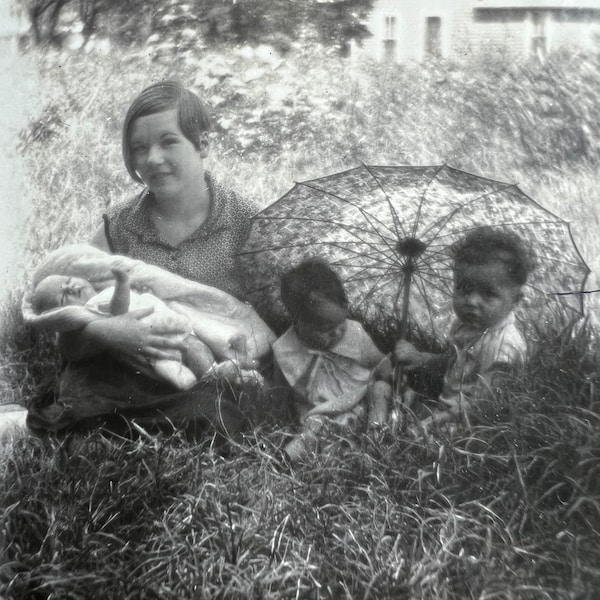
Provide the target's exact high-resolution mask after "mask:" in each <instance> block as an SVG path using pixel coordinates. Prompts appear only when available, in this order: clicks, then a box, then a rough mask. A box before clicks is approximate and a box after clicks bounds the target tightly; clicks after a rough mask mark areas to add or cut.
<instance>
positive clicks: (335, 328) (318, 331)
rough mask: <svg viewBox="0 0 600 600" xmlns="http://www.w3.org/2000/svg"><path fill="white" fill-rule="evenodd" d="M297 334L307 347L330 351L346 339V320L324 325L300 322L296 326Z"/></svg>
mask: <svg viewBox="0 0 600 600" xmlns="http://www.w3.org/2000/svg"><path fill="white" fill-rule="evenodd" d="M296 333H297V334H298V337H299V338H300V339H301V340H302V341H303V342H304V343H305V344H306V345H307V346H310V347H311V348H314V349H316V350H329V349H330V348H333V347H334V346H335V345H336V344H337V343H338V342H339V341H340V340H341V339H342V338H343V337H344V333H346V319H344V320H342V321H330V322H325V323H323V324H316V323H311V322H308V321H303V320H300V321H298V323H297V325H296Z"/></svg>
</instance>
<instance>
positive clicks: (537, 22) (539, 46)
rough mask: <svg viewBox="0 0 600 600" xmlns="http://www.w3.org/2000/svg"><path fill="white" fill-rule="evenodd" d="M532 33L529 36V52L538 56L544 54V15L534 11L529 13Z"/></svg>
mask: <svg viewBox="0 0 600 600" xmlns="http://www.w3.org/2000/svg"><path fill="white" fill-rule="evenodd" d="M531 23H532V25H533V35H532V36H531V52H532V53H533V54H536V55H537V56H539V57H542V56H544V55H545V54H546V49H547V48H546V42H547V40H546V15H545V14H544V13H541V12H538V11H535V12H532V13H531Z"/></svg>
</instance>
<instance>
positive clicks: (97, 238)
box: [90, 225, 112, 254]
mask: <svg viewBox="0 0 600 600" xmlns="http://www.w3.org/2000/svg"><path fill="white" fill-rule="evenodd" d="M90 244H91V245H92V246H95V247H96V248H98V249H100V250H104V252H108V253H109V254H112V251H111V249H110V244H109V243H108V239H107V238H106V230H105V226H104V225H100V227H98V229H96V231H95V233H94V235H93V236H92V239H91V241H90Z"/></svg>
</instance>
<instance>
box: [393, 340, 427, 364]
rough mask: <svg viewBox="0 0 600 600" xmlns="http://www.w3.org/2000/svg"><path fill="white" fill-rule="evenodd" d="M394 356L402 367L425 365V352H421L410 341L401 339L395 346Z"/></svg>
mask: <svg viewBox="0 0 600 600" xmlns="http://www.w3.org/2000/svg"><path fill="white" fill-rule="evenodd" d="M394 358H395V360H396V362H397V363H398V364H399V365H401V366H402V367H404V368H406V369H408V370H410V369H416V368H418V367H420V366H422V365H423V353H422V352H419V351H418V350H417V349H416V348H415V347H414V346H413V345H412V344H411V343H410V342H407V341H406V340H399V341H398V342H396V347H395V348H394Z"/></svg>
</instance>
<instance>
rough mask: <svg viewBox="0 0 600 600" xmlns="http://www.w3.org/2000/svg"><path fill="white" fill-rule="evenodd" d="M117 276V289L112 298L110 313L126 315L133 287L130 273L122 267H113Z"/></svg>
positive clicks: (113, 272)
mask: <svg viewBox="0 0 600 600" xmlns="http://www.w3.org/2000/svg"><path fill="white" fill-rule="evenodd" d="M111 271H112V274H113V275H114V276H115V280H116V282H115V291H114V293H113V297H112V298H111V300H110V306H109V310H110V314H111V315H113V316H116V315H125V314H127V312H128V311H129V302H130V300H131V288H130V286H129V274H128V273H127V272H126V271H123V270H121V269H116V268H114V269H111Z"/></svg>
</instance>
